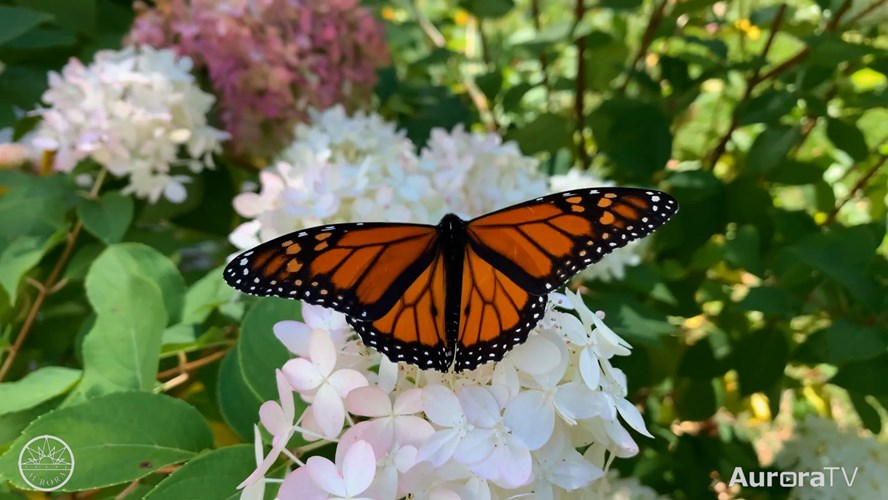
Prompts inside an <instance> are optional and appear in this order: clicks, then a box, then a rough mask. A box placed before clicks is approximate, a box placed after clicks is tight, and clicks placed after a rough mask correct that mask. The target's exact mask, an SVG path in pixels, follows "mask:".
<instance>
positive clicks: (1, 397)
mask: <svg viewBox="0 0 888 500" xmlns="http://www.w3.org/2000/svg"><path fill="white" fill-rule="evenodd" d="M80 375H81V371H80V370H76V369H74V368H65V367H62V366H45V367H43V368H40V369H39V370H37V371H33V372H31V373H29V374H27V375H25V377H24V378H22V379H21V380H18V381H16V382H4V383H2V384H0V401H3V406H2V407H0V415H6V414H9V413H13V412H17V411H22V410H27V409H29V408H33V407H35V406H37V405H39V404H41V403H44V402H46V401H49V400H50V399H52V398H54V397H56V396H59V395H61V394H64V393H65V392H67V391H68V389H70V388H71V386H73V385H74V384H76V383H77V381H78V380H80Z"/></svg>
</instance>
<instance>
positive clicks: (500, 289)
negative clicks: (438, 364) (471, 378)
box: [455, 246, 546, 371]
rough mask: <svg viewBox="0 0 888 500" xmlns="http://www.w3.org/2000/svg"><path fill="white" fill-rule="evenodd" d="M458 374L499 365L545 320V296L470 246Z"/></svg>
mask: <svg viewBox="0 0 888 500" xmlns="http://www.w3.org/2000/svg"><path fill="white" fill-rule="evenodd" d="M461 295H462V296H461V298H460V326H459V334H458V341H457V345H456V351H457V353H456V364H455V370H456V371H463V370H471V369H474V368H475V367H477V366H478V365H481V364H484V363H488V362H491V361H499V360H501V359H502V358H503V356H505V354H506V353H507V352H508V351H509V350H511V349H512V347H514V346H516V345H518V344H522V343H524V341H525V340H527V335H528V333H529V332H530V331H531V330H532V329H533V327H534V326H536V324H537V323H538V322H539V321H540V319H542V317H543V313H544V311H545V307H546V295H531V294H529V293H528V292H527V291H526V290H525V289H523V288H522V287H520V286H518V285H517V284H516V283H515V282H514V281H512V280H511V279H510V278H509V277H508V276H507V275H506V274H505V273H503V272H502V271H500V270H499V269H497V268H495V267H493V266H492V265H490V263H488V262H487V261H486V260H484V259H482V258H481V257H479V256H478V254H477V253H476V252H475V251H474V249H473V248H472V247H471V246H469V247H467V248H466V249H465V255H464V258H463V273H462V288H461Z"/></svg>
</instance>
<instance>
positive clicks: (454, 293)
mask: <svg viewBox="0 0 888 500" xmlns="http://www.w3.org/2000/svg"><path fill="white" fill-rule="evenodd" d="M438 234H439V236H438V238H439V240H438V241H439V245H440V248H441V253H442V255H443V256H444V269H445V271H446V273H445V274H446V276H447V286H446V290H447V293H446V295H445V299H444V311H443V314H444V315H445V316H444V325H445V332H446V335H447V340H446V341H447V350H448V354H449V359H448V361H447V363H448V368H449V367H450V366H452V364H453V361H454V358H455V356H456V345H457V340H458V339H459V329H460V317H461V316H462V315H463V314H464V311H460V302H461V298H462V274H463V259H464V252H465V248H466V239H467V237H468V236H467V235H466V221H464V220H462V219H461V218H460V217H459V216H458V215H455V214H447V215H445V216H444V217H443V218H442V219H441V222H439V223H438Z"/></svg>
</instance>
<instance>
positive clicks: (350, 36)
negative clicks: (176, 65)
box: [129, 0, 389, 157]
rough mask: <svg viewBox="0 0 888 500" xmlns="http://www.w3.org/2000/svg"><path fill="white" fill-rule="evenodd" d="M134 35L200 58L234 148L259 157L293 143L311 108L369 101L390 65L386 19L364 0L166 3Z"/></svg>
mask: <svg viewBox="0 0 888 500" xmlns="http://www.w3.org/2000/svg"><path fill="white" fill-rule="evenodd" d="M129 41H130V42H131V43H146V44H149V45H153V46H155V47H171V48H173V49H175V50H176V51H177V52H178V53H179V54H182V55H187V56H190V57H191V58H193V59H194V61H195V65H196V67H197V69H200V70H205V71H206V72H207V74H208V76H209V80H210V83H211V85H212V87H213V89H214V91H215V93H216V94H217V95H218V96H219V100H220V104H221V118H222V121H223V123H224V125H225V128H226V130H228V132H230V133H231V135H232V146H233V148H234V150H235V152H237V153H238V154H247V155H252V156H257V157H266V156H268V155H271V154H273V153H274V152H275V151H277V149H278V148H279V147H280V146H281V145H283V144H284V143H286V142H287V141H288V140H289V139H290V135H289V134H290V132H291V131H292V128H293V125H294V123H295V122H298V121H302V120H304V119H305V118H306V116H307V110H308V109H309V108H310V107H315V108H319V109H324V108H327V107H330V106H332V105H334V104H337V103H342V104H346V105H349V106H350V107H353V106H355V105H362V104H364V103H366V101H367V100H368V99H369V97H370V95H371V92H372V89H373V86H374V85H375V84H376V72H375V71H376V68H378V67H381V66H385V65H387V64H388V62H389V55H388V48H387V45H386V42H385V38H384V33H383V29H382V25H381V23H379V22H377V21H376V20H375V19H374V18H373V15H372V14H371V13H370V12H369V11H368V10H367V9H364V8H362V7H361V6H360V4H359V1H358V0H335V1H333V0H224V1H217V0H190V1H186V0H161V1H159V2H157V6H156V7H155V8H154V9H152V10H147V11H145V12H143V13H141V15H139V16H138V17H137V19H136V22H135V24H134V27H133V29H132V32H131V33H130V34H129Z"/></svg>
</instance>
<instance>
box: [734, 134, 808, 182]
mask: <svg viewBox="0 0 888 500" xmlns="http://www.w3.org/2000/svg"><path fill="white" fill-rule="evenodd" d="M801 138H802V132H801V130H800V129H799V127H790V126H786V125H775V126H772V127H769V128H767V129H765V131H764V132H762V133H761V134H759V135H758V137H756V138H755V141H754V142H753V143H752V146H750V147H749V152H748V153H747V154H746V169H747V170H748V171H749V172H754V173H760V172H767V171H769V170H772V169H774V168H777V167H779V166H780V165H781V164H782V163H783V162H784V161H786V156H787V155H788V154H789V151H790V150H791V149H792V148H793V146H795V145H796V144H798V143H799V141H800V140H801Z"/></svg>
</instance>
